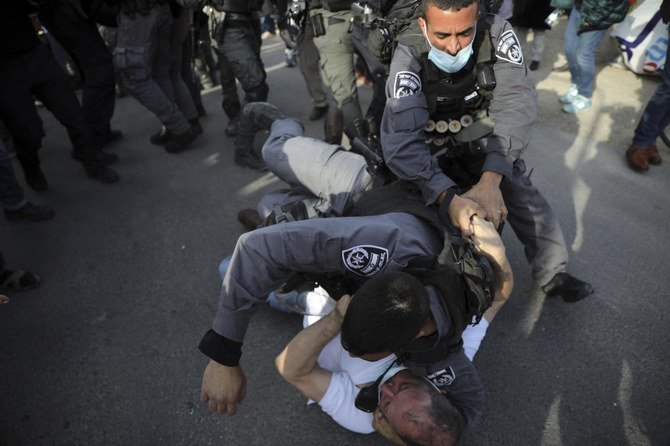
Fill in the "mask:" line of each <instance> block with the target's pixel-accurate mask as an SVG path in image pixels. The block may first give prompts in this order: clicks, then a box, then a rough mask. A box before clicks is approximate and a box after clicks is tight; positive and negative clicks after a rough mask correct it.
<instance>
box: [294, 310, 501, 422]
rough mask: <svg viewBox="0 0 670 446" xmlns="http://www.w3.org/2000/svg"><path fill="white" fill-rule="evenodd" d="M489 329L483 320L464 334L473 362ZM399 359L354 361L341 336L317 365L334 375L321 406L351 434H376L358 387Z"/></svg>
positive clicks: (325, 349)
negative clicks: (361, 407)
mask: <svg viewBox="0 0 670 446" xmlns="http://www.w3.org/2000/svg"><path fill="white" fill-rule="evenodd" d="M317 320H318V319H317ZM314 322H316V320H314V318H310V319H309V321H308V320H307V318H305V319H304V321H303V323H304V325H305V326H307V325H310V324H312V323H314ZM488 325H489V324H488V322H487V321H486V319H483V318H482V320H481V322H480V323H479V324H478V325H475V326H473V325H468V326H467V328H466V329H465V331H464V332H463V348H464V349H465V354H466V356H467V357H468V358H469V359H470V360H472V359H473V358H474V356H475V353H477V350H478V349H479V345H480V344H481V341H482V339H484V336H485V335H486V329H487V328H488ZM395 359H396V356H395V355H390V356H387V357H386V358H383V359H380V360H378V361H374V362H372V361H365V360H363V359H360V358H352V357H351V356H349V353H348V352H347V351H346V350H344V348H343V347H342V342H341V341H340V335H339V334H338V335H337V336H335V338H333V339H332V340H331V341H330V342H329V343H328V344H326V346H325V347H324V348H323V350H321V354H320V355H319V359H318V361H317V362H318V363H319V366H320V367H321V368H324V369H326V370H330V371H331V372H333V376H332V378H331V380H330V384H329V385H328V390H326V393H325V394H324V396H323V398H321V401H319V406H321V409H322V410H323V411H324V412H326V413H327V414H328V415H330V416H331V418H332V419H333V420H334V421H335V422H336V423H337V424H339V425H340V426H342V427H344V428H346V429H348V430H350V431H353V432H357V433H360V434H369V433H371V432H374V428H373V427H372V419H373V414H372V413H367V412H363V411H362V410H359V409H357V408H356V406H355V405H354V402H355V400H356V395H358V392H359V390H360V389H359V388H358V387H357V385H364V384H370V383H373V382H374V381H375V380H376V379H377V378H378V377H379V375H381V374H382V373H384V371H385V370H386V369H387V368H388V367H389V366H390V365H391V363H392V362H393V361H395Z"/></svg>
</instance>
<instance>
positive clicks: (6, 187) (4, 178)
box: [0, 141, 28, 270]
mask: <svg viewBox="0 0 670 446" xmlns="http://www.w3.org/2000/svg"><path fill="white" fill-rule="evenodd" d="M27 202H28V201H27V200H26V197H25V195H23V189H21V186H19V183H17V182H16V176H15V175H14V168H13V167H12V160H11V159H9V152H7V149H6V148H5V145H4V144H3V143H2V141H0V204H1V205H2V207H3V208H5V209H7V210H8V211H15V210H17V209H21V208H22V207H23V206H24V205H25V204H26V203H27ZM0 258H1V257H0ZM0 270H1V269H0Z"/></svg>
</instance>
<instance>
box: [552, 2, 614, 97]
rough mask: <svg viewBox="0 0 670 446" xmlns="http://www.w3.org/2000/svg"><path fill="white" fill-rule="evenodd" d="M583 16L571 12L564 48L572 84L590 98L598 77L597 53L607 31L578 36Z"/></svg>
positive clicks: (573, 11)
mask: <svg viewBox="0 0 670 446" xmlns="http://www.w3.org/2000/svg"><path fill="white" fill-rule="evenodd" d="M580 17H581V14H580V13H579V11H577V9H576V8H572V11H570V19H569V20H568V27H567V28H566V30H565V39H564V42H563V48H564V49H565V55H566V57H567V58H568V67H569V68H570V75H571V78H572V79H571V80H572V83H573V84H575V85H577V91H578V92H579V94H580V95H582V96H585V97H587V98H590V97H591V96H592V95H593V84H594V81H595V77H596V52H597V51H598V44H600V41H601V40H602V38H603V36H604V35H605V33H606V32H607V30H606V29H601V30H598V31H586V32H583V33H581V34H579V35H578V34H577V29H578V28H579V18H580Z"/></svg>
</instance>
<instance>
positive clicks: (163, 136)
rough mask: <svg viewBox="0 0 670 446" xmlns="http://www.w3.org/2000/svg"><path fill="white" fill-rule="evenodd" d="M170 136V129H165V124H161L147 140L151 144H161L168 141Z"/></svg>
mask: <svg viewBox="0 0 670 446" xmlns="http://www.w3.org/2000/svg"><path fill="white" fill-rule="evenodd" d="M171 137H172V133H170V131H169V130H168V129H166V128H165V126H161V128H160V130H159V131H158V132H157V133H154V134H153V135H151V138H149V141H150V142H151V144H154V145H157V146H162V145H163V144H165V143H166V142H168V141H169V140H170V138H171Z"/></svg>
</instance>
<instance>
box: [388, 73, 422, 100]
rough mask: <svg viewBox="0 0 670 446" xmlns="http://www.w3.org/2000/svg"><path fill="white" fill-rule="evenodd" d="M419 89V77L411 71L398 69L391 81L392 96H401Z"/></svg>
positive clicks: (409, 94)
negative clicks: (393, 79)
mask: <svg viewBox="0 0 670 446" xmlns="http://www.w3.org/2000/svg"><path fill="white" fill-rule="evenodd" d="M418 91H421V79H420V78H419V75H417V74H416V73H412V72H411V71H398V73H396V75H395V81H394V82H393V97H394V98H402V97H405V96H411V95H413V94H414V93H416V92H418Z"/></svg>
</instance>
